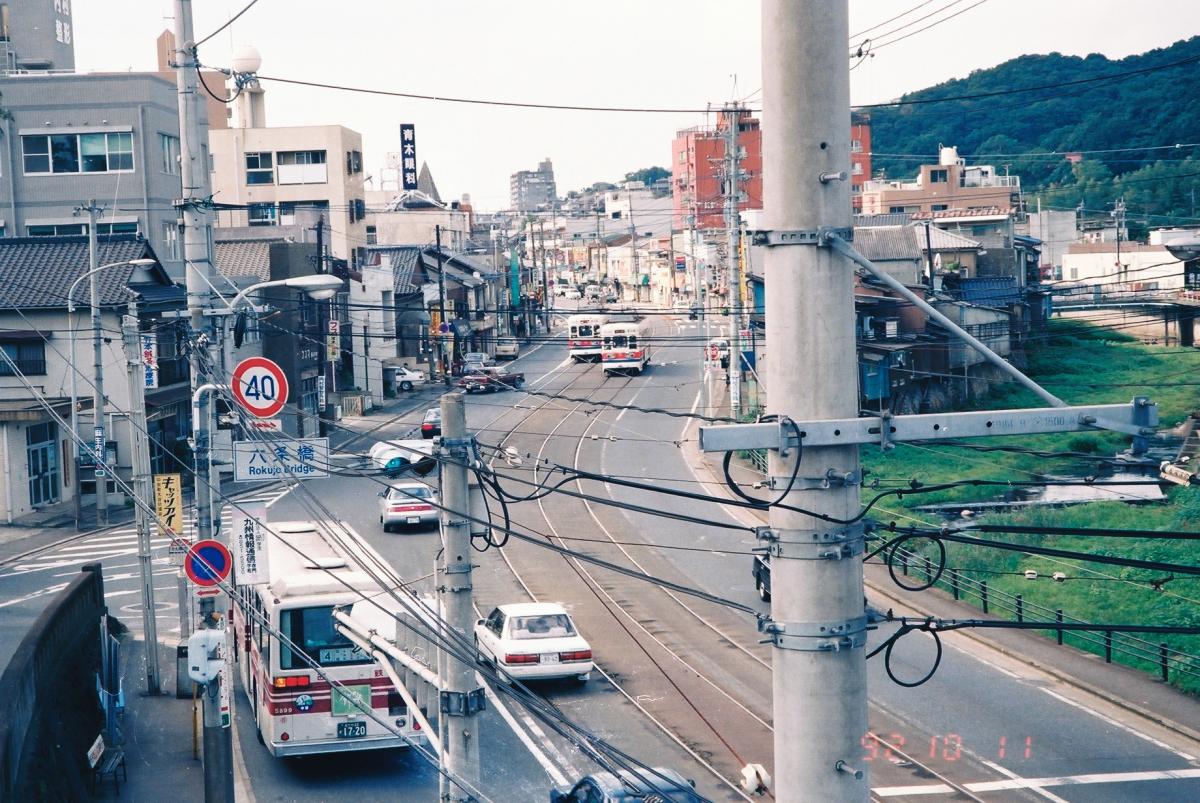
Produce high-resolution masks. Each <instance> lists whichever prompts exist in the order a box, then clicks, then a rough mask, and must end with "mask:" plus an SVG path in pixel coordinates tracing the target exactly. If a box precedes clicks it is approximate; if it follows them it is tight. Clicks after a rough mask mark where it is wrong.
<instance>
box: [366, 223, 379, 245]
mask: <svg viewBox="0 0 1200 803" xmlns="http://www.w3.org/2000/svg"><path fill="white" fill-rule="evenodd" d="M378 242H379V229H377V228H376V227H375V226H367V245H376V244H377V243H378Z"/></svg>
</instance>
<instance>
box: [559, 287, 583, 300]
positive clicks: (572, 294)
mask: <svg viewBox="0 0 1200 803" xmlns="http://www.w3.org/2000/svg"><path fill="white" fill-rule="evenodd" d="M563 298H565V299H567V300H568V301H578V300H579V299H581V298H583V294H582V293H580V292H579V291H578V290H576V289H575V288H574V287H572V288H570V289H568V290H567V292H565V293H563Z"/></svg>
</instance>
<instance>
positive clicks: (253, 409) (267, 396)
mask: <svg viewBox="0 0 1200 803" xmlns="http://www.w3.org/2000/svg"><path fill="white" fill-rule="evenodd" d="M232 389H233V396H234V398H235V399H237V402H238V404H240V405H241V406H242V407H243V408H244V409H245V410H246V412H248V413H250V414H251V415H254V416H258V417H259V418H273V417H274V416H275V414H276V413H278V412H279V411H280V410H282V409H283V406H284V405H285V404H287V398H288V382H287V377H286V376H284V374H283V369H282V368H280V367H279V365H278V364H277V363H275V362H274V361H273V360H268V359H267V358H266V357H248V358H246V359H244V360H242V361H241V362H239V363H238V364H237V367H236V368H234V369H233V384H232Z"/></svg>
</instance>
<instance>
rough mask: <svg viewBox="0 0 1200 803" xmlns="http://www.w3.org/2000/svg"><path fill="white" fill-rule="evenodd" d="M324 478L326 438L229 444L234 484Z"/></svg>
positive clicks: (327, 447) (327, 443)
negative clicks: (282, 479) (231, 446)
mask: <svg viewBox="0 0 1200 803" xmlns="http://www.w3.org/2000/svg"><path fill="white" fill-rule="evenodd" d="M328 476H329V438H279V439H272V440H270V441H268V442H256V441H235V442H234V444H233V481H234V482H260V481H262V480H269V479H281V478H283V477H294V478H295V479H298V480H312V479H318V478H321V477H328Z"/></svg>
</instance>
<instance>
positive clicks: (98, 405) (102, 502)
mask: <svg viewBox="0 0 1200 803" xmlns="http://www.w3.org/2000/svg"><path fill="white" fill-rule="evenodd" d="M156 262H157V260H154V259H150V258H149V257H141V258H139V259H124V260H121V261H120V262H110V263H108V264H107V265H100V266H99V267H95V268H92V269H91V270H89V271H87V272H86V273H84V274H82V275H81V276H79V278H77V279H76V280H75V281H74V282H72V283H71V287H70V288H69V289H68V290H67V321H68V323H69V322H70V320H71V317H72V316H73V315H74V314H75V288H76V287H78V286H79V283H80V282H82V281H83V280H84V279H90V280H91V281H90V284H91V307H92V355H93V360H94V372H95V376H93V377H92V380H93V384H94V386H95V396H94V401H93V403H92V408H93V409H92V416H93V418H94V419H95V422H96V424H95V425H96V427H97V428H101V427H103V426H104V375H103V372H102V356H101V353H100V288H99V286H98V285H97V284H96V274H97V273H99V272H100V271H102V270H106V269H108V268H117V267H121V266H124V265H132V266H135V267H146V266H149V265H154V264H156ZM75 373H76V371H75V327H74V326H71V443H72V444H73V445H74V447H75V473H76V474H77V475H78V473H79V413H78V411H77V409H76V408H77V407H78V406H79V400H78V391H77V385H76V380H75ZM105 450H106V447H105V444H104V443H101V444H100V454H99V455H97V457H96V466H97V467H99V466H100V461H102V460H104V459H105ZM100 480H101V478H100V477H97V478H96V505H97V510H96V523H97V524H101V523H103V522H102V521H101V520H102V519H103V520H107V519H108V500H107V495H106V494H105V492H104V488H103V486H102V484H101V482H100ZM107 481H108V480H107V479H105V480H104V482H107ZM78 482H79V477H78V476H77V477H76V483H78ZM101 508H103V510H101ZM75 511H76V514H75V526H76V527H78V526H79V493H78V492H76V494H75Z"/></svg>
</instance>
